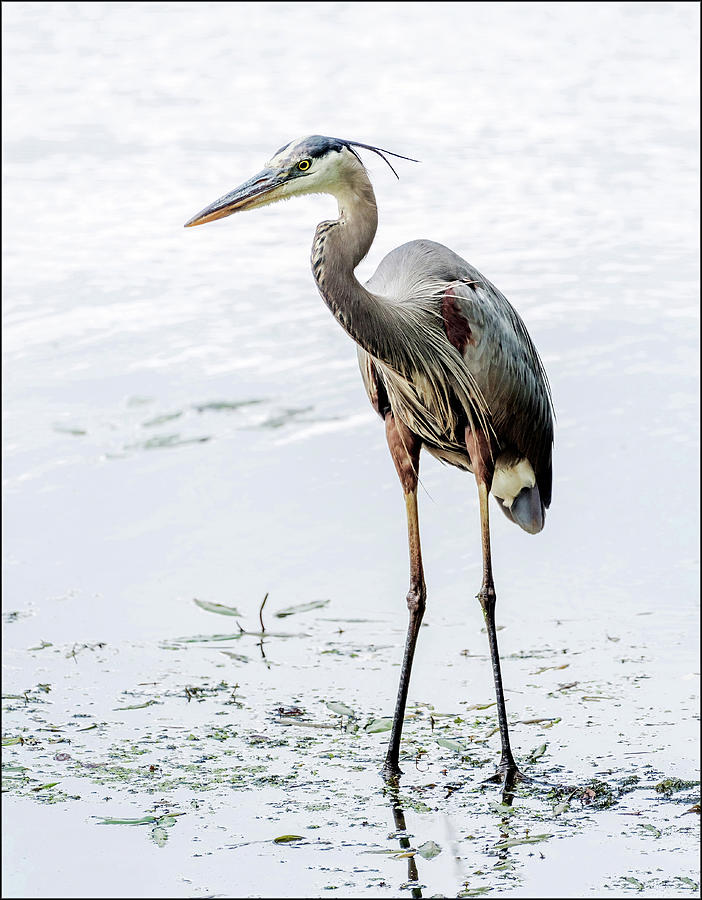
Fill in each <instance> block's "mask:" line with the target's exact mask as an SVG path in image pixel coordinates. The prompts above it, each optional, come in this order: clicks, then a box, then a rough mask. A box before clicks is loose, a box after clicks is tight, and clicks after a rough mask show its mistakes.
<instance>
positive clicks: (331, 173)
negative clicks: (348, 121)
mask: <svg viewBox="0 0 702 900" xmlns="http://www.w3.org/2000/svg"><path fill="white" fill-rule="evenodd" d="M356 147H362V148H364V149H366V150H372V151H373V152H374V153H377V154H378V155H379V156H382V157H383V159H385V162H387V164H388V165H389V166H390V168H391V169H392V166H391V165H390V163H389V161H388V160H387V159H386V157H385V156H384V154H385V153H388V154H389V155H390V156H399V154H398V153H391V152H390V151H389V150H381V149H380V148H379V147H371V146H370V145H369V144H359V143H357V142H356V141H345V140H341V139H340V138H331V137H323V136H322V135H319V134H314V135H311V136H310V137H304V138H300V139H299V140H297V141H292V142H291V143H290V144H286V145H285V146H284V147H281V148H280V150H278V152H277V153H276V154H275V156H273V158H272V159H271V160H269V162H267V163H266V165H265V167H264V168H263V169H262V170H261V171H260V172H258V174H256V175H254V176H253V177H252V178H249V180H248V181H245V182H244V183H243V184H241V185H239V187H238V188H235V189H234V190H233V191H230V192H229V193H228V194H225V195H224V196H223V197H220V198H219V200H215V202H214V203H211V204H210V205H209V206H206V207H205V209H203V210H201V211H200V212H199V213H198V214H197V215H196V216H193V217H192V219H190V220H189V221H187V222H186V223H185V227H186V228H190V227H192V226H193V225H204V224H205V222H213V221H214V220H215V219H223V218H224V217H225V216H230V215H231V214H232V213H235V212H242V211H243V210H245V209H256V208H257V207H259V206H267V205H268V204H269V203H275V202H276V201H278V200H286V199H288V198H289V197H295V196H297V195H300V194H334V195H336V196H339V195H340V194H341V193H343V192H344V191H346V190H348V188H349V186H350V185H353V183H354V180H355V179H358V176H359V173H363V172H365V169H364V167H363V163H362V162H361V159H360V157H359V155H358V153H357V152H356V150H355V149H354V148H356ZM400 158H401V159H409V158H410V157H408V156H403V157H400ZM414 161H415V160H413V162H414ZM394 171H395V170H394V169H393V172H394ZM395 174H397V173H395ZM366 183H367V181H366Z"/></svg>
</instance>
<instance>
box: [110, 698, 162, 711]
mask: <svg viewBox="0 0 702 900" xmlns="http://www.w3.org/2000/svg"><path fill="white" fill-rule="evenodd" d="M154 703H156V701H155V700H147V701H146V703H135V704H134V705H133V706H115V707H114V708H113V712H124V711H125V710H127V709H146V707H147V706H153V705H154Z"/></svg>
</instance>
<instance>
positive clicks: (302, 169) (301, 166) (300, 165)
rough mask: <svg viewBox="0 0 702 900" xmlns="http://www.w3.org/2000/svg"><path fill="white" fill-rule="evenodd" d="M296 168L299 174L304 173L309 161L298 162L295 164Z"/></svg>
mask: <svg viewBox="0 0 702 900" xmlns="http://www.w3.org/2000/svg"><path fill="white" fill-rule="evenodd" d="M297 167H298V169H299V170H300V171H301V172H306V171H307V170H308V169H309V167H310V161H309V159H303V160H300V162H299V163H298V164H297Z"/></svg>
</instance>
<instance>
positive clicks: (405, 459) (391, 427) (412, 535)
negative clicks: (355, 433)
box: [382, 413, 426, 779]
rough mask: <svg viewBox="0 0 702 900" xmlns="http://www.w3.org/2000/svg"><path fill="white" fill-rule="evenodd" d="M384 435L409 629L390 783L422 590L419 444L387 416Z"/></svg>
mask: <svg viewBox="0 0 702 900" xmlns="http://www.w3.org/2000/svg"><path fill="white" fill-rule="evenodd" d="M385 434H386V437H387V441H388V447H389V448H390V453H391V455H392V458H393V462H394V463H395V468H396V469H397V474H398V475H399V476H400V482H401V484H402V490H403V491H404V494H405V507H406V509H407V537H408V542H409V560H410V586H409V591H408V593H407V608H408V609H409V627H408V629H407V641H406V643H405V655H404V658H403V660H402V671H401V673H400V687H399V690H398V693H397V703H396V705H395V715H394V716H393V720H392V731H391V732H390V743H389V745H388V753H387V757H386V759H385V765H384V766H383V769H382V774H383V776H384V777H385V778H386V779H393V778H396V777H397V776H398V775H401V774H402V771H401V769H400V737H401V735H402V723H403V722H404V718H405V706H406V704H407V690H408V688H409V680H410V673H411V671H412V660H413V659H414V650H415V647H416V645H417V635H418V634H419V626H420V625H421V624H422V617H423V615H424V609H425V605H426V586H425V584H424V570H423V568H422V551H421V547H420V544H419V518H418V515H417V482H418V475H419V451H420V449H421V441H420V440H419V438H418V437H417V436H416V435H415V434H413V433H412V432H411V431H410V430H409V429H408V428H407V427H406V426H405V425H404V424H403V423H402V422H400V421H399V420H397V419H395V417H394V416H393V414H392V413H388V414H387V415H386V417H385Z"/></svg>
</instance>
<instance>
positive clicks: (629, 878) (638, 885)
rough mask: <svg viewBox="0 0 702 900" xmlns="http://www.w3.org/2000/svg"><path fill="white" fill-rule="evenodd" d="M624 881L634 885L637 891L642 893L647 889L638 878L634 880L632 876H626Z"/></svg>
mask: <svg viewBox="0 0 702 900" xmlns="http://www.w3.org/2000/svg"><path fill="white" fill-rule="evenodd" d="M622 881H626V882H627V884H632V885H633V886H634V887H635V888H636V890H637V891H642V890H643V889H644V887H645V885H644V884H642V882H640V881H639V879H638V878H634V877H633V876H632V875H625V876H624V877H623V878H622Z"/></svg>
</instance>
